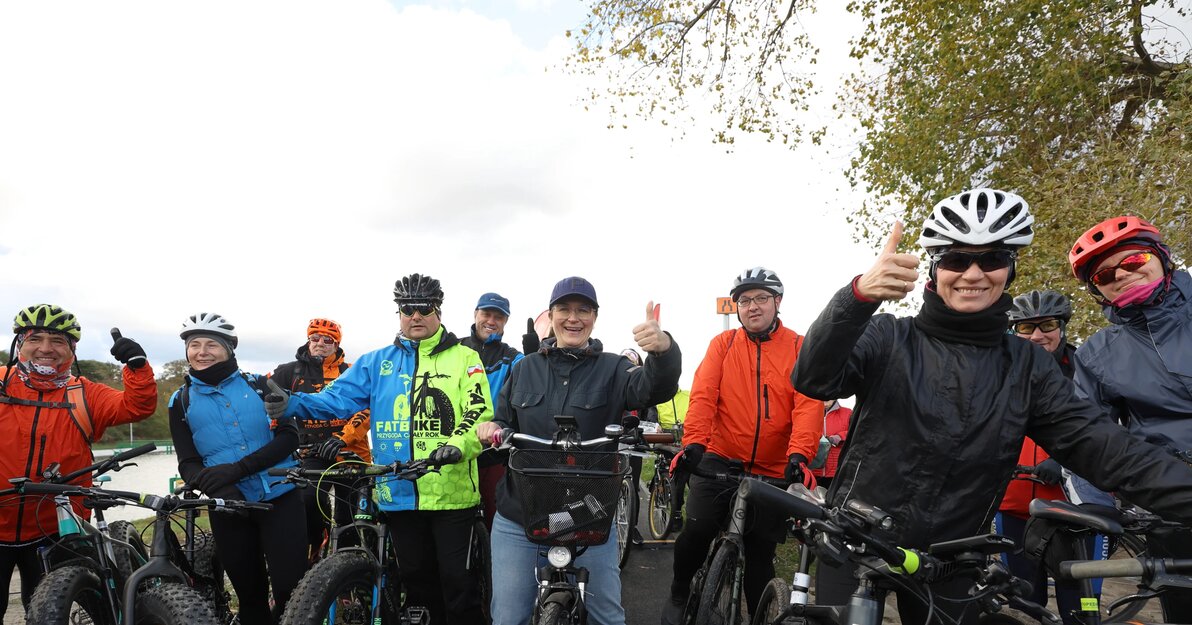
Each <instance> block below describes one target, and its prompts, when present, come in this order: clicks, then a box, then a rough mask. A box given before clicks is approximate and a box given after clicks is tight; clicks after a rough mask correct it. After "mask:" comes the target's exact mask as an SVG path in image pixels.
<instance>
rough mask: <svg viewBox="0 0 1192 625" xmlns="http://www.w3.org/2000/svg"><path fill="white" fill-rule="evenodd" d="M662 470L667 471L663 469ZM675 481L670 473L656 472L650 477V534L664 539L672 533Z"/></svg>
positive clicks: (648, 502) (648, 503)
mask: <svg viewBox="0 0 1192 625" xmlns="http://www.w3.org/2000/svg"><path fill="white" fill-rule="evenodd" d="M662 471H665V469H663V470H662ZM672 488H674V482H673V481H672V480H671V478H670V474H669V473H666V474H665V475H659V473H655V474H654V477H653V478H651V479H650V495H649V498H648V499H647V501H646V505H647V506H648V507H649V510H650V536H651V537H652V538H653V539H654V540H664V539H665V538H666V537H667V536H670V533H671V489H672Z"/></svg>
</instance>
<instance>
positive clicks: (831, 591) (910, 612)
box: [815, 559, 981, 625]
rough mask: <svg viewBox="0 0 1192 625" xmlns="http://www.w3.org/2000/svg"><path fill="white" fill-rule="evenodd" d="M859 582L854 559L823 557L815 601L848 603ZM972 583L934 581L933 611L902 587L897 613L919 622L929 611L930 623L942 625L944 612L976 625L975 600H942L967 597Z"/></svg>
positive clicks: (924, 620) (904, 619)
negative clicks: (834, 563) (838, 562)
mask: <svg viewBox="0 0 1192 625" xmlns="http://www.w3.org/2000/svg"><path fill="white" fill-rule="evenodd" d="M857 585H858V582H857V568H856V565H854V564H853V563H852V562H845V563H844V564H843V565H841V566H838V567H837V566H832V565H831V564H830V563H827V562H824V561H823V559H820V560H819V561H818V563H817V565H816V569H815V603H816V604H817V605H845V604H847V603H848V601H849V597H850V596H852V594H853V592H854V591H855V590H856V589H857ZM972 585H973V581H972V580H971V579H954V580H949V581H946V582H941V583H938V584H932V585H931V586H930V588H931V592H932V593H933V594H934V597H935V600H934V611H932V610H931V609H930V608H929V607H928V604H927V603H926V602H925V601H924V600H923V598H922V597H919V596H918V595H914V594H911V593H909V592H906V591H902V590H899V591H897V592H896V594H897V596H898V616H899V617H900V618H901V619H902V622H903V623H914V624H916V625H920V624H926V623H927V622H928V613H929V612H930V613H931V615H932V616H931V623H934V624H936V625H943V621H942V620H941V619H940V618H939V615H940V614H941V613H943V614H946V615H947V616H948V617H949V618H951V619H954V620H955V621H956V622H957V623H959V624H960V625H976V623H977V621H978V617H980V615H981V610H980V609H979V608H978V607H977V605H976V604H975V603H973V602H962V603H957V602H955V601H946V600H943V599H948V598H958V597H963V598H967V597H968V591H969V589H970V588H972Z"/></svg>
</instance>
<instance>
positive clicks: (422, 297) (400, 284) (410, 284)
mask: <svg viewBox="0 0 1192 625" xmlns="http://www.w3.org/2000/svg"><path fill="white" fill-rule="evenodd" d="M393 301H395V302H397V303H398V304H408V303H415V302H417V303H426V304H433V305H435V306H438V305H440V304H442V303H443V289H442V288H441V287H440V286H439V281H438V280H435V279H434V278H432V277H430V276H424V275H421V274H417V273H412V274H410V275H408V276H406V277H404V278H402V279H400V280H398V281H397V282H396V283H395V284H394V285H393Z"/></svg>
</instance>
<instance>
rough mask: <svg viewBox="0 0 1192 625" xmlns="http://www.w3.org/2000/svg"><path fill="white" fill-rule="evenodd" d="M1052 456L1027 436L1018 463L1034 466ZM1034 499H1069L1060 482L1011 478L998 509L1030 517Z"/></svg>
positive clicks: (1020, 516) (1021, 516) (1022, 516)
mask: <svg viewBox="0 0 1192 625" xmlns="http://www.w3.org/2000/svg"><path fill="white" fill-rule="evenodd" d="M1050 457H1051V456H1048V455H1047V452H1046V451H1043V448H1042V447H1040V446H1038V445H1036V444H1035V441H1033V440H1031V439H1029V438H1027V439H1024V440H1023V441H1022V453H1020V454H1018V464H1020V465H1022V466H1024V467H1033V466H1035V465H1037V464H1039V463H1040V462H1043V461H1044V460H1047V459H1048V458H1050ZM1032 499H1053V500H1054V499H1058V500H1060V501H1067V500H1068V498H1067V497H1066V496H1065V495H1064V489H1063V488H1062V487H1060V486H1059V485H1058V484H1057V485H1055V486H1049V485H1046V484H1040V483H1038V482H1032V481H1030V480H1010V485H1009V486H1007V487H1006V496H1005V497H1003V498H1002V505H1001V506H1000V507H999V508H998V510H1001V511H1002V512H1005V513H1007V514H1012V515H1014V516H1016V517H1019V518H1023V519H1025V518H1028V517H1030V512H1029V511H1028V507H1029V506H1030V504H1031V500H1032Z"/></svg>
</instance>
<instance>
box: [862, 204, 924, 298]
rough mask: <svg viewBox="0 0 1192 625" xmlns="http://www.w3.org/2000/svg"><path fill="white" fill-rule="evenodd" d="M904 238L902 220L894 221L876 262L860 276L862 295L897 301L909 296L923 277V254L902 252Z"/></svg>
mask: <svg viewBox="0 0 1192 625" xmlns="http://www.w3.org/2000/svg"><path fill="white" fill-rule="evenodd" d="M901 240H902V222H901V221H896V222H894V229H893V230H892V231H891V232H890V236H889V238H887V239H886V244H885V246H883V247H882V253H881V254H879V255H878V257H877V260H875V261H874V262H873V266H872V267H870V268H869V271H866V272H865V273H864V274H862V275H861V279H860V280H857V292H858V293H860V295H861V297H864V298H866V299H870V300H874V301H882V302H885V301H894V300H900V299H903V298H904V297H906V294H907V293H910V292H911V291H913V290H914V289H915V281H916V280H918V279H919V272H918V271H916V269H917V268H918V266H919V258H918V257H917V256H915V255H914V254H899V253H898V242H899V241H901Z"/></svg>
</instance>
